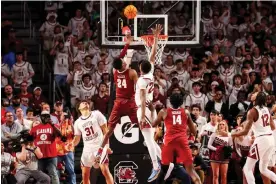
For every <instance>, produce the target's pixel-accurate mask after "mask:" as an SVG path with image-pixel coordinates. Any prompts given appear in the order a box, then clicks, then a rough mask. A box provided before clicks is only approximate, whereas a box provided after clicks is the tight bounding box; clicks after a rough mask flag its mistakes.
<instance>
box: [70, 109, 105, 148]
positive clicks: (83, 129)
mask: <svg viewBox="0 0 276 184" xmlns="http://www.w3.org/2000/svg"><path fill="white" fill-rule="evenodd" d="M104 124H106V118H105V117H104V115H103V114H102V113H101V112H100V111H97V110H96V111H91V114H90V115H89V116H88V117H83V116H81V117H79V118H78V119H77V120H76V121H75V124H74V132H75V135H81V136H82V139H83V144H84V145H83V152H90V151H91V150H92V149H93V148H94V147H99V146H100V144H101V143H102V141H103V137H104V135H103V132H102V129H101V126H102V125H104Z"/></svg>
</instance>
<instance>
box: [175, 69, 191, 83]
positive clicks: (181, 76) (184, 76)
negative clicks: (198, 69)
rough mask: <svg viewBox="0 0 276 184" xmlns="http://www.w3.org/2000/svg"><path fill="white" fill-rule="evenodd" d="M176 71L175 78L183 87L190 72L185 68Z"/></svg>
mask: <svg viewBox="0 0 276 184" xmlns="http://www.w3.org/2000/svg"><path fill="white" fill-rule="evenodd" d="M176 72H177V79H178V81H179V86H181V87H184V85H185V84H186V83H187V81H188V79H189V78H190V74H189V73H188V72H187V71H186V70H184V69H183V70H181V71H178V70H176Z"/></svg>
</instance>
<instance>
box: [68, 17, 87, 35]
mask: <svg viewBox="0 0 276 184" xmlns="http://www.w3.org/2000/svg"><path fill="white" fill-rule="evenodd" d="M85 21H86V18H84V17H81V18H76V17H73V18H71V20H70V21H69V24H68V28H69V30H71V32H72V34H73V35H78V37H79V36H81V35H82V31H83V23H84V22H85Z"/></svg>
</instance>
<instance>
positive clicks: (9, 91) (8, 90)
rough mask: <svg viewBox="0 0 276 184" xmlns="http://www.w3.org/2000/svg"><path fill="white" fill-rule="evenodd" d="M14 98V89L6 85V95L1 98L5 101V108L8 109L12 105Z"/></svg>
mask: <svg viewBox="0 0 276 184" xmlns="http://www.w3.org/2000/svg"><path fill="white" fill-rule="evenodd" d="M12 98H13V88H12V86H11V85H9V84H8V85H6V86H5V87H4V94H3V96H1V99H2V100H3V106H5V107H8V106H10V105H12Z"/></svg>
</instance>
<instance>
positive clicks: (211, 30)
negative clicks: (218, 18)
mask: <svg viewBox="0 0 276 184" xmlns="http://www.w3.org/2000/svg"><path fill="white" fill-rule="evenodd" d="M218 30H222V31H223V34H224V35H225V34H226V31H225V27H224V25H223V24H222V23H219V24H218V25H217V26H215V25H214V24H213V22H212V23H211V24H210V26H209V29H208V33H209V35H210V36H211V38H212V39H215V38H216V35H217V32H218Z"/></svg>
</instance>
